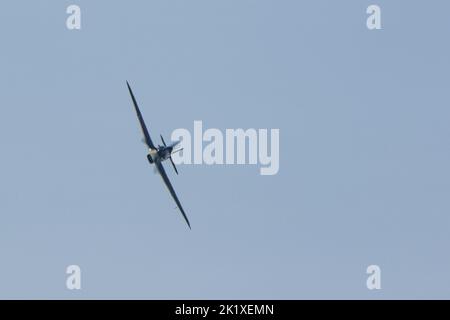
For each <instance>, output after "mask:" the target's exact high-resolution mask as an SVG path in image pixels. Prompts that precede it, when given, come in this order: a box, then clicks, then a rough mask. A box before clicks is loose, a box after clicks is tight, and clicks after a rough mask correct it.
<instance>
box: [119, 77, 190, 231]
mask: <svg viewBox="0 0 450 320" xmlns="http://www.w3.org/2000/svg"><path fill="white" fill-rule="evenodd" d="M127 86H128V91H130V95H131V99H132V100H133V104H134V109H135V110H136V115H137V117H138V119H139V123H140V125H141V129H142V133H143V134H144V138H143V142H144V143H145V144H146V145H147V147H148V154H147V159H148V161H149V162H150V163H151V164H154V165H155V168H156V170H157V171H158V173H159V175H160V176H161V177H162V179H163V181H164V183H165V184H166V186H167V189H169V191H170V194H171V195H172V197H173V199H174V200H175V202H176V204H177V206H178V208H179V209H180V211H181V213H182V214H183V217H184V219H185V220H186V222H187V225H188V226H189V229H190V228H191V224H190V223H189V219H188V218H187V216H186V214H185V213H184V210H183V207H182V206H181V203H180V200H178V197H177V195H176V193H175V190H174V189H173V187H172V184H171V183H170V181H169V178H168V177H167V174H166V171H165V170H164V167H163V165H162V162H163V161H164V160H167V159H169V160H170V162H171V163H172V166H173V168H174V170H175V172H176V174H178V171H177V168H176V167H175V163H174V162H173V160H172V154H173V153H175V152H178V151H181V150H182V149H178V150H176V151H174V148H175V147H176V146H177V145H178V144H179V143H180V141H176V142H174V143H172V144H170V145H166V142H165V141H164V139H163V137H162V135H161V136H160V137H161V141H162V143H163V145H162V146H161V145H158V147H155V145H154V144H153V141H152V139H151V138H150V134H149V133H148V130H147V127H146V126H145V122H144V119H143V118H142V114H141V111H140V110H139V107H138V104H137V102H136V99H135V98H134V94H133V91H131V88H130V84H129V83H128V81H127Z"/></svg>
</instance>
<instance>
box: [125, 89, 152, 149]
mask: <svg viewBox="0 0 450 320" xmlns="http://www.w3.org/2000/svg"><path fill="white" fill-rule="evenodd" d="M127 86H128V91H129V92H130V95H131V99H132V100H133V105H134V109H135V110H136V115H137V117H138V119H139V124H140V125H141V129H142V133H143V135H144V139H145V143H146V144H147V146H148V147H149V148H151V149H156V148H155V145H154V144H153V141H152V139H151V138H150V135H149V133H148V130H147V127H146V125H145V122H144V118H142V114H141V110H139V107H138V104H137V102H136V99H135V97H134V94H133V91H132V90H131V87H130V84H129V83H128V81H127Z"/></svg>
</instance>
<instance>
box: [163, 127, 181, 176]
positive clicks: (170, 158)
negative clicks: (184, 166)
mask: <svg viewBox="0 0 450 320" xmlns="http://www.w3.org/2000/svg"><path fill="white" fill-rule="evenodd" d="M159 136H160V137H161V141H162V143H163V144H164V147H167V145H166V142H165V141H164V138H163V136H162V134H160V135H159ZM169 160H170V162H171V163H172V166H173V169H174V170H175V173H176V174H178V170H177V167H176V166H175V163H174V162H173V159H172V155H170V156H169Z"/></svg>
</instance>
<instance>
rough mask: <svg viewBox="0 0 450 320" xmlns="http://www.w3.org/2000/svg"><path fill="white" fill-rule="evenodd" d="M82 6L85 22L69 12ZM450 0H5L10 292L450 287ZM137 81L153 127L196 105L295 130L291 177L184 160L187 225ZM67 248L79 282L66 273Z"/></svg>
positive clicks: (4, 160) (215, 294)
mask: <svg viewBox="0 0 450 320" xmlns="http://www.w3.org/2000/svg"><path fill="white" fill-rule="evenodd" d="M72 3H75V4H78V5H80V7H81V10H82V30H81V31H69V30H67V29H66V26H65V20H66V16H67V15H66V13H65V11H66V7H67V6H68V5H69V4H72ZM373 3H376V4H378V5H380V6H381V8H382V27H383V29H382V30H379V31H369V30H368V29H367V28H366V17H367V15H366V13H365V11H366V8H367V6H368V5H370V4H373ZM449 11H450V4H449V3H448V1H433V2H432V3H430V2H427V1H423V0H422V1H405V0H403V1H381V0H377V1H356V0H354V1H350V0H348V1H331V0H330V1H317V0H315V1H312V0H311V1H274V0H271V1H266V0H259V1H256V0H252V1H250V0H239V1H238V0H233V1H230V0H227V1H206V0H203V1H198V0H191V1H181V0H179V1H81V0H80V1H49V0H47V1H3V2H2V7H1V10H0V35H1V37H0V39H1V40H0V41H1V50H0V86H1V91H0V147H1V151H0V154H1V157H0V164H1V165H0V254H1V259H0V297H1V298H189V299H196V298H211V299H213V298H215V299H218V298H263V299H278V298H286V299H299V298H361V299H362V298H369V299H372V298H373V299H377V298H450V272H449V271H450V255H449V253H448V245H449V244H450V232H449V229H450V218H449V213H450V196H449V193H450V169H449V163H450V148H449V137H450V126H449V117H450V109H449V106H450V104H449V88H448V85H449V74H450V63H449V56H450V46H449V43H448V36H449V30H450V29H449V28H450V20H449V19H448V14H449ZM125 80H129V81H130V82H131V84H132V86H133V89H134V90H135V94H136V96H137V99H138V101H139V103H140V105H141V107H142V112H143V114H144V116H145V118H146V120H147V121H148V123H149V128H150V131H151V133H152V135H153V136H154V137H155V139H156V137H158V135H159V134H160V133H162V134H163V135H164V136H166V137H169V136H170V133H171V132H172V130H174V129H176V128H188V129H191V130H192V126H193V121H194V120H202V121H203V124H204V126H205V127H208V128H209V127H214V128H220V129H223V130H224V129H225V128H239V127H242V128H279V129H280V153H281V155H280V171H279V173H278V175H275V176H261V175H259V168H258V167H257V166H233V165H229V166H205V165H204V166H200V165H197V166H194V165H191V166H187V165H185V166H179V171H180V175H179V176H176V175H175V174H173V171H172V170H170V167H168V166H166V168H167V171H168V172H169V175H170V178H171V180H172V182H173V184H174V187H175V189H176V191H177V193H178V194H179V196H180V199H181V201H182V203H183V206H184V208H185V210H186V212H187V213H188V215H189V217H190V220H191V223H192V231H189V229H188V228H187V227H186V225H185V224H184V222H183V220H182V218H181V216H180V214H179V212H178V211H177V210H176V209H174V207H175V205H174V203H173V201H172V199H171V198H170V196H169V194H168V192H167V190H166V189H165V188H164V186H163V184H162V182H161V179H160V178H159V177H157V176H155V175H154V174H153V170H152V168H151V167H150V166H149V165H148V163H147V160H146V150H145V148H144V146H143V145H142V143H141V142H140V132H139V129H138V126H137V121H136V118H135V114H134V111H133V109H132V105H131V101H130V98H129V95H128V92H127V90H126V85H125ZM70 264H77V265H79V266H80V267H81V269H82V290H81V291H78V292H74V291H69V290H67V289H66V287H65V279H66V274H65V268H66V267H67V266H68V265H70ZM370 264H377V265H379V266H380V267H381V270H382V290H380V291H369V290H367V288H366V277H367V275H366V274H365V271H366V267H367V266H368V265H370Z"/></svg>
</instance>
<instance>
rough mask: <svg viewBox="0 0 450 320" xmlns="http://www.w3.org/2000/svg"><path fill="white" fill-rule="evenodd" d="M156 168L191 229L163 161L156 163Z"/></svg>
mask: <svg viewBox="0 0 450 320" xmlns="http://www.w3.org/2000/svg"><path fill="white" fill-rule="evenodd" d="M155 167H156V169H157V170H158V172H159V174H160V175H161V178H162V179H163V181H164V183H165V184H166V187H167V189H169V191H170V194H171V195H172V197H173V199H174V200H175V202H176V204H177V206H178V209H180V211H181V213H182V214H183V217H184V220H186V222H187V225H188V226H189V229H191V224H190V223H189V219H188V218H187V216H186V214H185V213H184V210H183V207H182V206H181V203H180V200H178V197H177V195H176V193H175V190H174V189H173V187H172V184H171V183H170V180H169V178H168V177H167V174H166V170H164V167H163V165H162V163H161V161H155Z"/></svg>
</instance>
